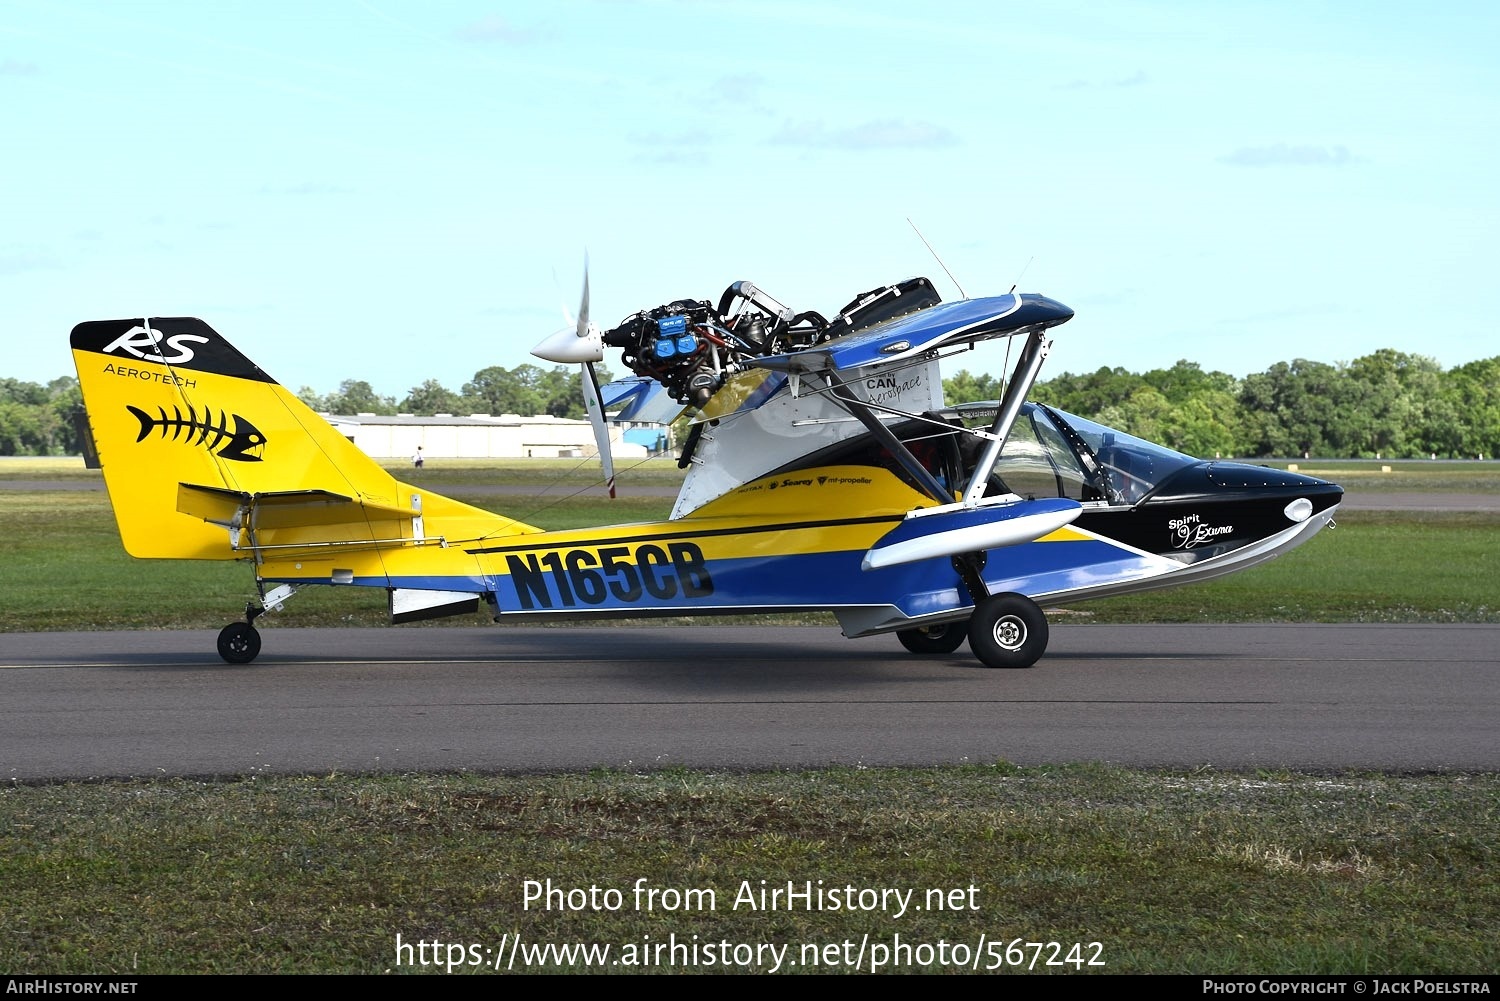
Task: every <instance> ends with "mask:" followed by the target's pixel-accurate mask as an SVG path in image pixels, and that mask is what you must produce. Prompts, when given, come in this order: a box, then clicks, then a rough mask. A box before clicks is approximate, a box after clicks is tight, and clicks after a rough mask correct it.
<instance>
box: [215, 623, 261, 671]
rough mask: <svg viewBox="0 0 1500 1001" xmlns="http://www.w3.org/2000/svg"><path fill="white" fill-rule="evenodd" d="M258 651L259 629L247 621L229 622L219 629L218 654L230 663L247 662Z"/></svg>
mask: <svg viewBox="0 0 1500 1001" xmlns="http://www.w3.org/2000/svg"><path fill="white" fill-rule="evenodd" d="M259 653H260V631H259V630H258V629H256V628H255V627H254V626H252V625H251V624H250V623H248V622H231V623H229V625H227V626H225V627H224V628H223V629H221V630H219V656H220V657H223V658H224V660H225V661H227V662H228V663H230V664H248V663H250V662H251V661H252V660H254V659H255V657H256V655H257V654H259Z"/></svg>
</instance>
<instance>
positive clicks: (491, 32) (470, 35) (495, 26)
mask: <svg viewBox="0 0 1500 1001" xmlns="http://www.w3.org/2000/svg"><path fill="white" fill-rule="evenodd" d="M454 34H455V35H457V36H458V37H459V38H461V39H462V40H464V41H466V42H499V43H501V44H502V45H529V44H531V43H532V42H534V41H536V40H538V39H539V38H540V37H541V34H540V33H539V32H536V31H534V30H532V29H530V28H521V27H518V26H516V25H515V24H512V23H511V22H510V21H508V20H506V19H505V18H503V17H500V16H499V15H497V14H490V15H487V16H485V17H481V18H480V19H479V20H477V21H472V22H470V23H469V24H466V25H464V26H463V27H462V28H459V29H458V30H457V31H455V32H454Z"/></svg>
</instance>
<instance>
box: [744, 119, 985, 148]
mask: <svg viewBox="0 0 1500 1001" xmlns="http://www.w3.org/2000/svg"><path fill="white" fill-rule="evenodd" d="M770 141H771V142H772V143H773V144H775V145H778V146H811V147H817V148H822V149H857V150H865V149H935V148H937V147H940V146H952V145H954V144H955V143H957V142H958V137H957V136H955V135H954V134H953V132H952V131H950V130H948V129H945V128H943V127H942V126H941V125H934V124H933V123H932V122H919V121H907V120H906V119H898V118H887V119H880V120H877V121H873V122H865V123H863V124H861V125H854V126H850V127H849V128H842V129H830V128H827V127H825V126H824V125H823V123H822V122H787V123H786V124H785V125H783V126H782V127H781V131H780V132H777V133H776V134H775V135H773V136H772V137H771V140H770Z"/></svg>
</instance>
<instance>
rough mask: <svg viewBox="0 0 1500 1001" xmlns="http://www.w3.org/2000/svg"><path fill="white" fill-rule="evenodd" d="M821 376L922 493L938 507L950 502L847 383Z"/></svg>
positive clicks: (832, 374) (948, 495)
mask: <svg viewBox="0 0 1500 1001" xmlns="http://www.w3.org/2000/svg"><path fill="white" fill-rule="evenodd" d="M823 376H824V378H826V379H827V380H828V383H829V385H830V386H831V387H832V388H833V391H834V392H833V397H834V399H836V400H838V401H839V402H841V403H843V404H845V405H846V406H847V407H848V409H849V411H850V412H851V413H852V414H854V416H855V417H857V418H859V422H860V423H861V424H863V425H864V426H865V427H867V428H869V429H870V433H871V434H873V435H874V436H875V438H876V439H877V440H878V441H879V442H880V443H881V444H882V445H884V446H885V447H886V451H888V452H890V453H891V455H893V456H894V457H895V459H896V461H897V462H899V463H901V468H902V469H904V470H906V471H907V472H908V473H910V474H911V476H912V478H913V479H914V480H916V481H917V484H918V485H919V486H920V487H921V488H922V492H923V493H925V494H927V495H928V496H929V497H931V498H932V499H934V500H936V501H937V502H938V503H939V504H952V503H953V494H951V493H949V492H948V491H947V490H944V489H943V485H942V484H941V483H939V482H938V481H937V477H935V476H933V475H932V473H931V472H930V471H929V470H928V469H927V467H926V466H924V465H922V463H921V462H919V461H917V457H916V456H915V455H912V454H911V449H909V448H907V447H906V445H905V444H904V443H903V442H902V441H901V439H899V438H897V437H896V436H895V435H894V434H892V433H891V429H890V428H888V427H886V426H885V425H884V424H882V423H880V418H878V417H876V416H875V414H874V413H873V412H871V410H870V407H869V406H868V405H867V404H866V403H865V402H864V401H863V400H861V399H859V398H858V397H856V396H854V394H853V393H851V392H850V391H849V384H848V383H846V382H845V381H844V380H843V379H840V378H839V374H838V371H837V370H836V369H832V368H830V369H828V370H827V371H826V372H824V373H823Z"/></svg>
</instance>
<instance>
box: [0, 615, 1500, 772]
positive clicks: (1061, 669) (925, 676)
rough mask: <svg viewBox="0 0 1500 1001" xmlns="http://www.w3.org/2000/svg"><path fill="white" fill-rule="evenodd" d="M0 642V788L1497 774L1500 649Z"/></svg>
mask: <svg viewBox="0 0 1500 1001" xmlns="http://www.w3.org/2000/svg"><path fill="white" fill-rule="evenodd" d="M263 636H264V638H265V648H264V651H263V652H262V654H261V657H260V659H258V660H257V661H256V662H255V663H253V664H250V665H246V666H240V667H231V666H228V665H226V664H223V663H222V662H221V661H220V660H219V659H218V656H217V654H215V653H214V634H213V633H212V632H207V631H190V632H123V633H122V632H89V633H44V634H9V635H3V636H0V690H3V692H4V699H3V700H0V777H3V778H5V779H8V780H12V781H35V780H45V779H61V778H89V777H114V776H146V775H150V776H161V775H242V774H254V773H260V772H276V773H283V772H297V773H301V772H312V773H328V772H334V771H341V772H369V771H398V772H404V771H434V770H463V769H472V770H480V771H542V770H554V769H582V768H590V767H601V766H602V767H614V768H660V767H667V766H674V765H685V766H694V767H701V768H726V769H749V768H767V767H807V766H819V765H828V764H846V765H878V764H879V765H883V764H936V763H949V762H982V761H995V760H1005V761H1010V762H1013V763H1017V764H1036V763H1049V762H1072V761H1105V762H1114V763H1119V764H1125V765H1134V766H1170V767H1196V766H1205V765H1206V766H1212V767H1215V768H1225V769H1237V768H1271V769H1274V768H1287V769H1328V770H1343V769H1383V770H1402V771H1424V770H1486V771H1492V770H1497V769H1500V739H1497V733H1500V729H1497V726H1496V720H1497V718H1500V713H1497V710H1500V626H1488V625H1433V626H1426V625H1301V624H1298V625H1266V624H1251V625H1191V626H1180V625H1172V626H1167V625H1160V626H1150V625H1144V626H1105V625H1072V624H1061V625H1054V627H1053V630H1052V643H1051V646H1050V648H1049V651H1048V654H1047V656H1046V657H1045V658H1044V659H1043V660H1042V661H1041V662H1040V663H1039V664H1038V665H1037V666H1035V667H1033V668H1031V669H1029V670H1024V671H1003V670H1002V671H995V670H986V669H984V668H981V667H979V666H978V665H977V664H976V662H975V661H974V660H973V659H972V658H971V657H970V656H969V654H968V651H967V648H962V649H960V650H959V651H958V652H957V653H955V654H952V655H950V656H942V657H936V658H931V657H928V658H920V657H915V656H912V655H910V654H907V653H906V652H905V651H904V650H903V649H902V648H901V647H900V646H899V645H898V644H897V643H896V641H895V639H894V638H892V637H873V638H869V639H863V640H846V639H844V638H843V637H841V636H840V635H839V634H838V631H837V630H836V629H833V628H814V627H774V626H766V627H746V626H734V627H720V626H715V625H713V624H712V623H707V624H701V625H697V626H695V627H693V628H691V629H680V628H615V627H589V628H572V629H570V628H506V627H499V626H496V627H491V628H396V629H285V630H277V629H267V630H264V631H263Z"/></svg>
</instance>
